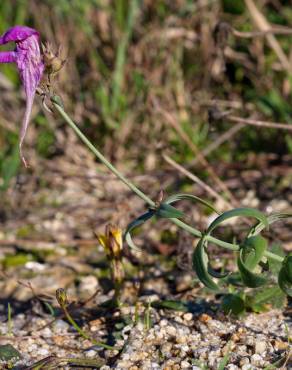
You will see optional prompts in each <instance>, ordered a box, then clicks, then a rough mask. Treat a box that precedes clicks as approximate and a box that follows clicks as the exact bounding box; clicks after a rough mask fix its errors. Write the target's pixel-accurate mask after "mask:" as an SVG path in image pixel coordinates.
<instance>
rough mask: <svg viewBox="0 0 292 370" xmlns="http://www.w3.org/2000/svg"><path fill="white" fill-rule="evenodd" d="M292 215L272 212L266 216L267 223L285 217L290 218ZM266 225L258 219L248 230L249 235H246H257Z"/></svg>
mask: <svg viewBox="0 0 292 370" xmlns="http://www.w3.org/2000/svg"><path fill="white" fill-rule="evenodd" d="M291 217H292V213H274V214H272V215H269V216H268V217H267V219H268V223H269V225H271V224H273V223H274V222H278V221H281V220H285V219H286V218H291ZM265 227H266V225H265V224H264V223H263V222H262V221H259V222H258V223H257V224H256V225H255V226H254V227H253V228H252V229H251V230H250V232H249V235H248V236H252V235H257V234H259V233H260V232H261V231H262V230H264V228H265Z"/></svg>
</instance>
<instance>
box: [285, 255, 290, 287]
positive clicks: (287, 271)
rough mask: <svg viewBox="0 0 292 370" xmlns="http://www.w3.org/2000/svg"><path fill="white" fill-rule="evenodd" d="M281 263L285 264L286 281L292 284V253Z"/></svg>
mask: <svg viewBox="0 0 292 370" xmlns="http://www.w3.org/2000/svg"><path fill="white" fill-rule="evenodd" d="M283 265H284V266H285V271H286V275H287V278H288V281H290V283H291V284H292V254H290V255H289V256H287V257H286V258H285V260H284V262H283Z"/></svg>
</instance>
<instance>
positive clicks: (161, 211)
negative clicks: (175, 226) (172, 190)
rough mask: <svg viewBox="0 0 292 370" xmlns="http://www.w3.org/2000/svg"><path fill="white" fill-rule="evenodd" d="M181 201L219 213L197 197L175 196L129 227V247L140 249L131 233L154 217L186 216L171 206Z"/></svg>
mask: <svg viewBox="0 0 292 370" xmlns="http://www.w3.org/2000/svg"><path fill="white" fill-rule="evenodd" d="M180 200H190V201H193V202H198V203H201V204H202V205H204V206H206V207H208V208H210V209H211V210H212V211H214V212H216V213H218V211H217V210H216V209H215V208H214V207H213V206H212V205H211V204H210V203H209V202H206V201H205V200H203V199H201V198H199V197H197V196H195V195H191V194H174V195H172V196H170V197H169V198H167V199H166V200H165V201H164V202H161V203H159V204H157V205H155V206H154V207H151V208H150V209H149V211H148V212H146V213H144V214H143V215H141V216H139V217H138V218H136V219H135V220H134V221H132V222H131V223H130V224H129V225H128V227H127V229H126V232H125V235H124V237H125V240H126V241H127V243H128V245H129V246H130V247H131V248H133V249H138V248H137V246H136V245H135V244H134V242H133V240H132V236H131V232H132V231H133V230H134V229H136V228H137V227H139V226H141V225H142V224H143V223H144V222H146V221H147V220H149V219H150V218H152V217H153V216H157V217H158V218H182V217H183V216H184V213H183V212H181V211H180V210H178V209H177V208H175V207H173V206H172V205H171V204H173V203H176V202H178V201H180Z"/></svg>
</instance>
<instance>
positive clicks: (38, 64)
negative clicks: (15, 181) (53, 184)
mask: <svg viewBox="0 0 292 370" xmlns="http://www.w3.org/2000/svg"><path fill="white" fill-rule="evenodd" d="M9 42H15V43H16V48H15V50H14V51H2V52H0V63H16V65H17V68H18V70H19V74H20V78H21V80H22V83H23V87H24V90H25V94H26V110H25V114H24V118H23V121H22V126H21V133H20V141H19V151H20V156H21V159H22V161H23V163H24V164H25V166H26V167H27V162H26V160H25V158H24V156H23V154H22V143H23V140H24V137H25V134H26V130H27V127H28V124H29V117H30V114H31V110H32V104H33V99H34V96H35V92H36V88H37V86H38V84H39V82H40V80H41V78H42V74H43V71H44V63H43V58H42V55H41V51H40V46H39V33H38V32H37V31H36V30H34V29H33V28H30V27H25V26H15V27H12V28H10V29H9V30H8V31H6V32H5V33H4V34H3V35H2V36H0V45H4V44H7V43H9Z"/></svg>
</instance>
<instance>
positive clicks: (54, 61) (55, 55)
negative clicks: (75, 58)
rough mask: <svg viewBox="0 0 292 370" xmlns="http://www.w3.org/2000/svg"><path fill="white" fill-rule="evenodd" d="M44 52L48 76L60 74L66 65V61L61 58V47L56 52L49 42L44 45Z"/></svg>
mask: <svg viewBox="0 0 292 370" xmlns="http://www.w3.org/2000/svg"><path fill="white" fill-rule="evenodd" d="M42 50H43V58H44V64H45V70H46V72H47V74H48V76H50V75H52V74H55V73H57V72H59V71H60V70H61V69H62V68H63V66H64V64H65V63H66V59H62V58H61V56H60V54H61V47H59V49H58V51H57V52H54V51H53V48H52V45H51V44H50V43H49V42H47V43H46V44H42Z"/></svg>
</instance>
